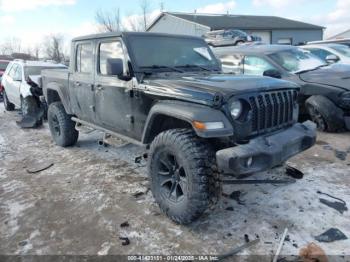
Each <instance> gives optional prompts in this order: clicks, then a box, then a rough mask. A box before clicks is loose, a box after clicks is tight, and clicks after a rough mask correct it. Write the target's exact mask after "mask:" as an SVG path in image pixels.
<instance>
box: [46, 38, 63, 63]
mask: <svg viewBox="0 0 350 262" xmlns="http://www.w3.org/2000/svg"><path fill="white" fill-rule="evenodd" d="M63 40H64V39H63V36H62V35H50V36H47V37H46V40H45V43H44V45H45V50H44V52H45V55H46V57H47V58H48V59H50V60H54V61H56V62H57V63H60V62H62V61H63V60H64V53H63Z"/></svg>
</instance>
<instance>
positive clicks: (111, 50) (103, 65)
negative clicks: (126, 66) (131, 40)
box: [98, 41, 124, 75]
mask: <svg viewBox="0 0 350 262" xmlns="http://www.w3.org/2000/svg"><path fill="white" fill-rule="evenodd" d="M118 58H119V59H122V60H124V53H123V48H122V44H121V42H120V41H114V42H106V43H101V44H100V47H99V64H98V68H99V73H100V74H101V75H107V61H108V60H109V59H118Z"/></svg>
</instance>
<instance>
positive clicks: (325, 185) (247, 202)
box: [0, 104, 350, 261]
mask: <svg viewBox="0 0 350 262" xmlns="http://www.w3.org/2000/svg"><path fill="white" fill-rule="evenodd" d="M15 115H16V112H14V113H9V112H4V110H3V106H2V104H0V232H1V234H0V254H51V255H59V254H67V255H76V254H84V255H106V254H148V255H149V254H153V255H154V254H163V255H168V254H221V253H224V252H226V251H229V250H231V249H233V248H235V247H237V246H240V245H241V244H243V243H244V235H247V236H248V237H249V239H250V240H253V239H255V238H257V237H259V238H260V240H261V241H260V243H259V244H257V245H256V246H254V247H251V248H249V249H246V250H244V251H242V252H241V253H240V254H241V255H242V256H243V255H265V257H264V259H265V260H266V261H271V257H272V255H273V254H274V252H275V251H276V249H277V246H278V243H279V239H280V237H281V235H282V233H283V231H284V229H285V228H288V229H289V233H288V235H289V238H288V239H289V240H288V241H286V242H285V245H284V247H283V250H282V255H297V254H298V253H299V250H300V248H301V247H303V246H305V245H306V244H308V243H310V242H315V243H317V245H319V246H321V247H322V248H323V249H324V250H325V252H326V253H327V254H328V255H350V248H349V247H350V240H349V239H348V240H344V241H337V242H333V243H318V242H317V241H316V240H315V236H317V235H319V234H321V233H323V232H324V231H325V230H327V229H329V228H332V227H336V228H338V229H340V230H341V231H342V232H343V233H344V234H345V235H347V236H348V237H350V216H349V211H347V212H344V213H343V214H341V213H339V212H338V211H336V210H334V209H331V208H330V207H328V206H325V205H324V204H322V203H320V201H319V199H320V198H327V197H325V196H321V195H319V194H317V191H322V192H324V193H328V194H331V195H334V196H336V197H339V198H341V199H343V200H344V201H346V202H347V203H348V205H350V191H349V187H350V144H349V142H348V141H349V136H350V134H349V133H346V134H320V135H319V140H318V144H317V145H316V146H315V147H314V148H312V149H310V150H308V151H307V152H305V153H303V154H301V155H298V156H297V157H295V158H293V159H291V160H290V161H289V164H290V165H292V166H294V167H296V168H299V169H300V170H302V171H303V172H304V174H305V176H304V178H303V179H301V180H297V181H296V183H293V184H282V185H271V184H260V185H234V186H225V187H224V193H225V194H227V195H229V194H231V193H232V192H234V191H240V196H241V197H240V202H239V203H238V201H236V200H233V199H230V198H227V197H223V198H222V199H221V201H220V202H219V204H218V205H217V206H216V207H215V208H214V209H211V210H208V211H207V212H206V213H205V214H204V215H203V217H201V218H200V219H199V220H198V221H196V222H194V223H193V224H192V225H190V226H179V225H176V224H174V223H173V222H171V221H170V220H169V219H168V218H167V217H166V216H164V215H163V214H162V213H161V212H160V210H159V208H158V207H157V205H156V204H155V203H154V200H153V197H152V194H151V192H149V191H148V186H149V185H148V181H147V174H146V170H145V167H144V165H145V163H144V162H142V163H141V164H136V163H135V161H134V160H135V157H137V156H139V155H141V154H142V153H143V149H142V148H139V147H137V146H133V145H125V146H123V147H121V148H113V147H103V146H98V144H97V140H99V139H101V138H102V135H101V134H100V133H97V132H95V133H92V134H89V135H82V136H81V137H80V139H79V142H78V144H77V146H75V147H72V148H68V149H63V148H59V147H57V146H55V145H54V144H53V142H52V140H51V137H50V134H49V131H48V129H47V126H46V125H45V126H44V127H43V128H40V129H37V130H22V129H19V128H18V127H17V126H16V124H15V122H14V116H15ZM347 151H348V153H349V154H348V155H347V157H346V159H345V160H341V159H339V152H345V155H346V152H347ZM337 156H338V157H337ZM42 161H52V162H53V163H54V166H52V167H51V168H49V169H47V170H45V171H42V172H40V173H37V174H29V173H27V172H26V168H27V167H28V166H31V165H32V164H33V163H38V162H42ZM276 178H281V179H285V178H288V177H287V176H286V175H285V172H284V168H283V167H280V168H277V169H273V170H270V171H269V172H264V173H259V174H255V175H253V176H252V177H250V178H249V179H276ZM139 192H143V193H144V194H143V195H140V196H139V197H135V196H134V195H135V193H139ZM327 199H329V198H327ZM329 200H332V199H329ZM125 221H128V222H129V224H130V226H129V227H124V228H121V227H120V224H122V223H123V222H125ZM119 237H128V238H129V239H130V245H128V246H122V244H121V240H120V239H119ZM260 260H263V259H262V258H260Z"/></svg>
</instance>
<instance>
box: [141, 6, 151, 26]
mask: <svg viewBox="0 0 350 262" xmlns="http://www.w3.org/2000/svg"><path fill="white" fill-rule="evenodd" d="M140 8H141V12H142V28H143V31H147V27H148V20H149V13H150V3H149V1H148V0H141V2H140Z"/></svg>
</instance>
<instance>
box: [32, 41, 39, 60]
mask: <svg viewBox="0 0 350 262" xmlns="http://www.w3.org/2000/svg"><path fill="white" fill-rule="evenodd" d="M40 51H41V46H40V44H36V45H35V46H34V48H33V55H34V57H35V58H36V59H38V60H39V56H40Z"/></svg>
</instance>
